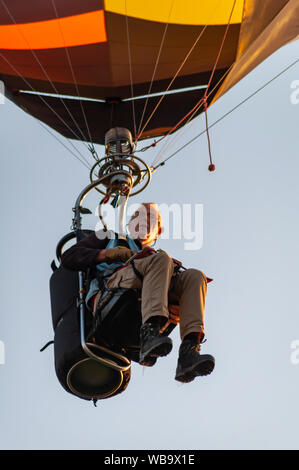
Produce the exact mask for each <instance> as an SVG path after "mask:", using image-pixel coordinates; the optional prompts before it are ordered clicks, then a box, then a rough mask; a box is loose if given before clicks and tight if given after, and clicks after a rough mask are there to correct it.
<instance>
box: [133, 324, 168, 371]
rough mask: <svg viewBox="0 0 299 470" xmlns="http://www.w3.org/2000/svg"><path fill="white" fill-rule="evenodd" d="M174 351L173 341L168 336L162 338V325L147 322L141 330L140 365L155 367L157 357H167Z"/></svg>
mask: <svg viewBox="0 0 299 470" xmlns="http://www.w3.org/2000/svg"><path fill="white" fill-rule="evenodd" d="M171 350H172V340H171V339H170V338H168V336H160V325H159V324H158V323H156V324H153V323H150V322H146V323H144V324H143V325H142V326H141V329H140V355H139V364H141V365H145V366H149V365H150V366H151V365H154V363H155V362H156V361H154V363H153V360H154V359H155V358H157V357H162V356H167V354H169V353H170V351H171Z"/></svg>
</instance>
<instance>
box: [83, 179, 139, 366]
mask: <svg viewBox="0 0 299 470" xmlns="http://www.w3.org/2000/svg"><path fill="white" fill-rule="evenodd" d="M117 173H118V172H117V171H115V172H113V173H110V174H109V175H107V176H104V177H102V178H100V179H98V180H96V181H93V182H92V183H90V184H89V185H88V186H86V188H84V189H83V190H82V191H81V193H80V194H79V196H78V198H77V200H76V203H75V208H74V212H75V230H76V237H77V241H78V233H79V231H80V229H81V212H80V207H81V203H82V201H83V199H84V198H85V196H86V195H87V194H88V193H89V191H91V190H92V189H93V188H95V187H96V186H97V185H99V184H101V183H102V181H103V180H105V179H106V178H107V177H108V176H109V177H111V176H112V175H114V174H117ZM79 309H80V335H81V346H82V349H83V351H84V352H85V353H86V354H87V355H88V356H89V357H90V358H92V359H94V360H95V361H97V362H99V363H100V364H104V365H106V366H108V367H111V368H112V369H115V370H117V371H120V372H123V371H126V370H128V369H129V368H130V367H131V361H129V359H127V358H126V357H125V356H122V355H121V354H117V353H115V352H114V351H110V350H108V349H106V348H103V347H102V346H101V347H99V346H98V348H101V349H102V350H103V351H104V352H108V353H109V354H111V356H114V357H115V358H116V359H118V360H119V361H123V363H124V364H126V365H124V366H119V365H118V364H116V363H115V362H113V361H112V360H109V359H102V358H101V357H98V356H97V355H96V354H94V353H93V352H92V351H91V350H90V349H89V347H88V345H87V344H86V341H85V321H84V320H85V299H84V274H83V271H79ZM95 346H96V345H95Z"/></svg>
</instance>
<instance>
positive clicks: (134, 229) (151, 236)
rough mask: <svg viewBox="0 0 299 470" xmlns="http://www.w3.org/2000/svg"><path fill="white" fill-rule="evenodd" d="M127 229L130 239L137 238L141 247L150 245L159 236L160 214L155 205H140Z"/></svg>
mask: <svg viewBox="0 0 299 470" xmlns="http://www.w3.org/2000/svg"><path fill="white" fill-rule="evenodd" d="M128 229H129V233H130V235H131V237H132V238H138V240H140V241H141V243H142V244H143V245H147V246H150V245H152V244H153V243H154V241H155V240H156V239H157V238H158V237H159V236H160V235H161V228H160V213H159V210H158V207H157V205H156V204H150V205H146V206H144V205H141V206H140V207H139V208H138V210H137V211H136V212H135V214H133V216H132V217H131V219H130V221H129V224H128Z"/></svg>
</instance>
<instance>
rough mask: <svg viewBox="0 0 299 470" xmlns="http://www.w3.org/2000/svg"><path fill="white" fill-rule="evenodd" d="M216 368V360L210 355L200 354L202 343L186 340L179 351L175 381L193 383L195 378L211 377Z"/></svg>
mask: <svg viewBox="0 0 299 470" xmlns="http://www.w3.org/2000/svg"><path fill="white" fill-rule="evenodd" d="M214 367H215V359H214V357H213V356H211V355H210V354H202V355H201V354H200V342H198V341H194V340H191V339H184V340H183V342H182V344H181V346H180V350H179V359H178V365H177V369H176V374H175V380H178V381H179V382H183V383H188V382H192V380H194V379H195V377H198V376H203V375H209V374H211V373H212V372H213V369H214Z"/></svg>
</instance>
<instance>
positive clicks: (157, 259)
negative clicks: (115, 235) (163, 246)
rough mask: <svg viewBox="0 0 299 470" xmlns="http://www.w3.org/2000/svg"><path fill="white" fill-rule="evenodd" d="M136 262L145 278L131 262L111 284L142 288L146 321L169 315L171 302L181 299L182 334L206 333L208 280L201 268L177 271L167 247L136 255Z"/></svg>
mask: <svg viewBox="0 0 299 470" xmlns="http://www.w3.org/2000/svg"><path fill="white" fill-rule="evenodd" d="M134 264H135V266H136V269H137V270H138V271H139V272H140V274H141V275H142V276H143V281H141V280H140V279H139V278H138V277H137V276H136V274H135V273H134V270H133V267H132V266H131V265H129V266H126V267H125V268H123V269H120V270H119V271H116V272H115V273H114V274H113V275H112V276H111V277H110V279H109V280H108V282H107V287H124V288H133V289H142V302H141V312H142V323H144V322H146V320H148V319H149V318H150V317H152V316H156V315H161V316H164V317H166V318H168V317H169V311H168V305H169V304H172V303H179V305H180V334H181V338H182V339H183V338H184V337H185V336H186V335H187V334H189V333H195V332H202V333H204V310H205V298H206V291H207V280H206V277H205V275H204V274H203V273H202V272H201V271H198V270H197V269H187V270H185V271H183V272H180V273H178V274H175V275H174V263H173V261H172V259H171V258H170V257H169V255H168V254H167V253H165V252H164V251H159V252H156V253H153V254H151V255H149V256H147V257H145V258H141V259H136V260H134Z"/></svg>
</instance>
